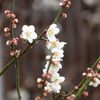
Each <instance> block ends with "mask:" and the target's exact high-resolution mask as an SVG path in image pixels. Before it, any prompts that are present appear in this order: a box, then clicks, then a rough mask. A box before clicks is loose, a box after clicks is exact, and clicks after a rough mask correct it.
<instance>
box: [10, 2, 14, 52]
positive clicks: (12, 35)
mask: <svg viewBox="0 0 100 100" xmlns="http://www.w3.org/2000/svg"><path fill="white" fill-rule="evenodd" d="M14 4H15V0H12V4H11V8H10V11H11V13H13V10H14ZM12 20H13V18H10V19H9V23H10V29H11V39H13V38H14V34H13V28H12ZM11 47H12V51H14V45H12V46H11Z"/></svg>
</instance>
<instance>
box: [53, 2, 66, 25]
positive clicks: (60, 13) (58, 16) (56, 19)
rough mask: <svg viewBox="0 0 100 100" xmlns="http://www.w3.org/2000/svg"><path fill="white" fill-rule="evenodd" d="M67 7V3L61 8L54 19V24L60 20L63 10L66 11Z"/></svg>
mask: <svg viewBox="0 0 100 100" xmlns="http://www.w3.org/2000/svg"><path fill="white" fill-rule="evenodd" d="M65 7H66V3H65V5H64V6H63V7H62V9H61V10H60V12H59V13H58V15H57V17H56V18H55V19H54V21H53V23H52V24H55V23H57V22H58V20H59V19H60V17H61V16H62V13H63V11H64V9H65Z"/></svg>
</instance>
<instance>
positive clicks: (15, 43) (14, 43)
mask: <svg viewBox="0 0 100 100" xmlns="http://www.w3.org/2000/svg"><path fill="white" fill-rule="evenodd" d="M12 42H13V45H15V46H16V45H18V42H17V40H16V38H13V40H12Z"/></svg>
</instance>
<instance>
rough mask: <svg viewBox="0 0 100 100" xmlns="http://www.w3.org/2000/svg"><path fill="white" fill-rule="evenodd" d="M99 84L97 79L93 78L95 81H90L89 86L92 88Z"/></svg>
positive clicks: (99, 81)
mask: <svg viewBox="0 0 100 100" xmlns="http://www.w3.org/2000/svg"><path fill="white" fill-rule="evenodd" d="M99 84H100V80H99V79H98V78H95V81H93V80H92V81H90V83H89V85H90V86H93V87H97V86H98V85H99Z"/></svg>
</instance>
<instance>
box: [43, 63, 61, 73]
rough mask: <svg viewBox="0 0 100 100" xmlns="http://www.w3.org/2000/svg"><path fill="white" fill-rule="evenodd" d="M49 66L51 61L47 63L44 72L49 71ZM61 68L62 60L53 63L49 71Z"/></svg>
mask: <svg viewBox="0 0 100 100" xmlns="http://www.w3.org/2000/svg"><path fill="white" fill-rule="evenodd" d="M48 66H49V61H47V63H46V65H45V69H43V73H46V72H47V68H48ZM61 68H62V65H61V64H60V62H57V63H51V64H50V68H49V71H48V73H55V72H58V71H59V69H61Z"/></svg>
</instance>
